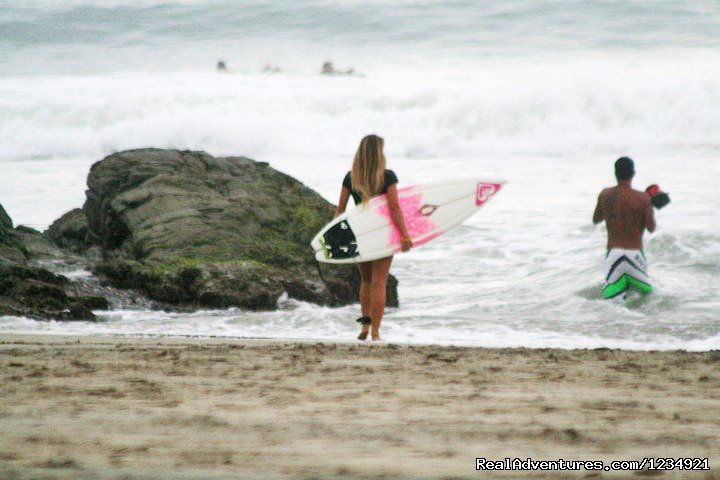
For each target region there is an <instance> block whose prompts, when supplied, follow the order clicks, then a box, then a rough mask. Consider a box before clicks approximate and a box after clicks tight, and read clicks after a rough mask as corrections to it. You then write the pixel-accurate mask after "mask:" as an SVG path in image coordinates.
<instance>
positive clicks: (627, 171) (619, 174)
mask: <svg viewBox="0 0 720 480" xmlns="http://www.w3.org/2000/svg"><path fill="white" fill-rule="evenodd" d="M633 175H635V164H634V163H633V161H632V159H630V158H629V157H622V158H618V159H617V161H616V162H615V178H617V179H618V180H630V179H631V178H632V177H633Z"/></svg>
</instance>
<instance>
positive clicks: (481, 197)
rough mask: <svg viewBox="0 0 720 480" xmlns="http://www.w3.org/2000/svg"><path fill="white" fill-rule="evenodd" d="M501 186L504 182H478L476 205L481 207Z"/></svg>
mask: <svg viewBox="0 0 720 480" xmlns="http://www.w3.org/2000/svg"><path fill="white" fill-rule="evenodd" d="M501 186H502V184H500V183H482V182H480V183H478V184H477V192H476V194H475V205H477V206H478V207H479V206H481V205H483V204H484V203H485V202H487V201H488V200H490V198H491V197H492V196H493V195H495V194H496V193H497V191H498V190H500V187H501Z"/></svg>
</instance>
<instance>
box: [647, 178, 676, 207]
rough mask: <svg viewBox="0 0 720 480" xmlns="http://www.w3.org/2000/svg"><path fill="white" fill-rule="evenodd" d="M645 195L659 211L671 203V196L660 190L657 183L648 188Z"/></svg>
mask: <svg viewBox="0 0 720 480" xmlns="http://www.w3.org/2000/svg"><path fill="white" fill-rule="evenodd" d="M645 193H647V194H648V195H649V196H650V202H651V203H652V205H653V207H655V208H657V209H658V210H660V209H661V208H663V207H664V206H665V205H667V204H668V203H670V195H668V194H667V193H665V192H663V191H662V190H660V187H659V186H658V185H657V184H655V183H653V184H652V185H650V186H649V187H647V188H646V189H645Z"/></svg>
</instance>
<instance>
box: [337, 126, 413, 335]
mask: <svg viewBox="0 0 720 480" xmlns="http://www.w3.org/2000/svg"><path fill="white" fill-rule="evenodd" d="M384 143H385V142H384V140H383V139H382V138H380V137H378V136H377V135H368V136H366V137H365V138H363V139H362V141H361V142H360V146H359V147H358V150H357V153H356V154H355V160H354V161H353V165H352V170H351V171H349V172H348V173H347V175H345V178H344V179H343V183H342V189H341V190H340V201H339V202H338V208H337V210H336V211H335V216H336V217H337V216H338V215H341V214H342V213H343V212H345V209H346V208H347V203H348V200H349V199H350V196H352V197H353V200H354V201H355V204H356V205H357V204H362V205H365V204H367V202H368V201H369V200H370V199H371V198H373V197H376V196H378V195H382V194H387V203H388V205H389V207H390V215H391V217H392V220H393V222H394V223H395V225H396V226H397V228H398V230H399V231H400V233H401V234H402V244H401V249H402V251H403V252H406V251H408V250H410V248H411V247H412V241H411V240H410V237H409V235H408V232H407V228H406V227H405V220H404V218H403V214H402V211H401V210H400V204H399V202H398V194H397V182H398V180H397V176H395V173H394V172H393V171H392V170H387V169H386V168H385V165H386V162H385V154H384V153H383V145H384ZM392 259H393V257H392V256H389V257H385V258H381V259H378V260H372V261H369V262H361V263H358V267H359V269H360V305H361V308H362V317H360V318H358V319H357V321H358V322H359V323H360V324H361V325H362V330H361V331H360V335H358V339H359V340H365V339H366V338H367V336H368V334H369V333H372V339H373V340H380V322H381V321H382V316H383V313H384V312H385V303H386V288H387V277H388V273H389V272H390V264H391V263H392ZM371 327H372V331H371Z"/></svg>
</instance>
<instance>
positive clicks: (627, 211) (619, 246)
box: [593, 157, 655, 299]
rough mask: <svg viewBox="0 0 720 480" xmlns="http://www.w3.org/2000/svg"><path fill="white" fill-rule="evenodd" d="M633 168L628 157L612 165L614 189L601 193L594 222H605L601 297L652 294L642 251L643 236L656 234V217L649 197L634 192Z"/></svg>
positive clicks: (642, 193)
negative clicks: (636, 292)
mask: <svg viewBox="0 0 720 480" xmlns="http://www.w3.org/2000/svg"><path fill="white" fill-rule="evenodd" d="M633 176H635V165H634V163H633V161H632V160H631V159H629V158H628V157H622V158H620V159H618V160H617V161H616V162H615V178H617V182H618V184H617V186H616V187H611V188H606V189H604V190H603V191H602V192H600V196H599V197H598V202H597V206H596V207H595V213H594V214H593V223H595V224H598V223H600V222H602V221H603V220H604V221H605V226H606V227H607V233H608V242H607V248H608V253H607V257H606V258H605V287H604V288H603V297H604V298H606V299H610V298H623V299H624V298H625V292H626V291H627V290H628V288H630V287H633V288H635V289H637V290H639V291H640V292H642V293H650V292H652V285H651V284H650V277H648V274H647V262H646V260H645V253H644V252H643V241H642V240H643V233H644V232H645V230H647V231H648V232H651V233H652V232H654V231H655V215H654V213H653V207H652V203H651V202H650V196H649V195H648V194H647V193H645V192H640V191H638V190H633V188H632V185H631V183H632V179H633Z"/></svg>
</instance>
